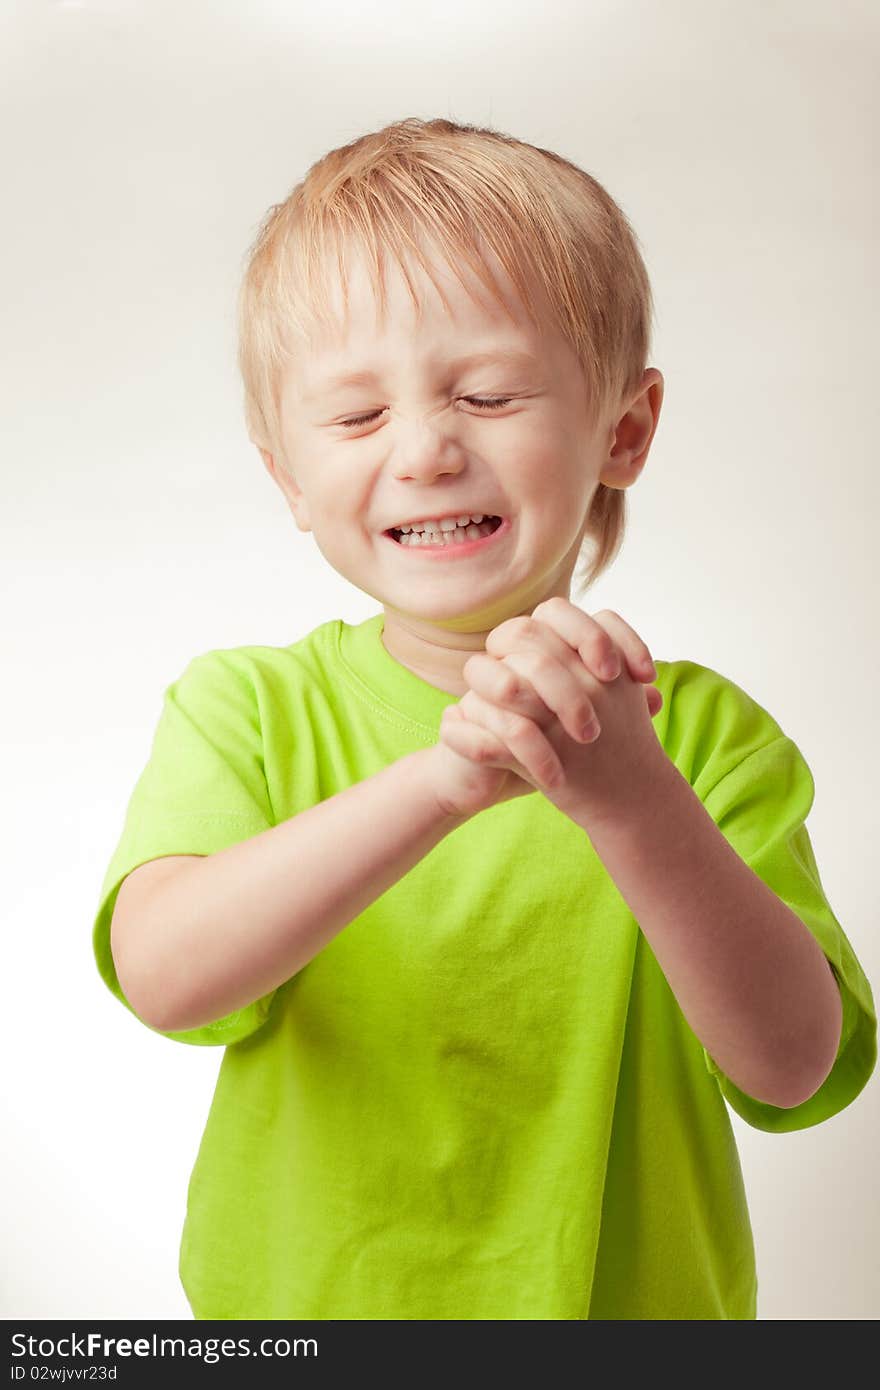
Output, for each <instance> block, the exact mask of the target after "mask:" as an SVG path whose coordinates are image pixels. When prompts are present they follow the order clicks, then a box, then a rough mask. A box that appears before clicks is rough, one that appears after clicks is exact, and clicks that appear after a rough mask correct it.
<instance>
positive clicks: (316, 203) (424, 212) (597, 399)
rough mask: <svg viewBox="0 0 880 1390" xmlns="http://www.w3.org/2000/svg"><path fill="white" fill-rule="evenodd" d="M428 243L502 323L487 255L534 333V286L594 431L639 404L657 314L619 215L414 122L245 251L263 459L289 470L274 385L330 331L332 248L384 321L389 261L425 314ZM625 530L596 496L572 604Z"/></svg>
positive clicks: (453, 127) (254, 431) (265, 227)
mask: <svg viewBox="0 0 880 1390" xmlns="http://www.w3.org/2000/svg"><path fill="white" fill-rule="evenodd" d="M421 232H427V233H428V235H429V237H430V235H431V234H433V237H434V239H435V241H436V242H437V243H438V244H439V245H440V246H441V247H443V248H444V250H445V251H446V252H447V254H448V253H449V251H450V250H451V251H452V253H453V254H455V253H458V255H460V256H461V257H462V258H463V260H464V261H465V262H466V263H467V264H468V265H469V266H470V267H471V269H472V270H473V271H474V272H475V274H476V275H477V276H478V277H479V280H480V281H481V282H482V283H483V284H484V285H485V286H486V288H487V289H488V290H489V292H490V294H491V295H492V296H493V298H494V299H496V300H497V301H498V302H499V303H500V304H502V307H504V305H503V301H502V298H501V295H500V293H499V290H498V288H497V286H496V285H495V282H494V280H493V278H492V275H491V273H490V271H489V269H488V267H487V265H486V262H485V258H484V256H483V255H482V253H481V246H482V245H487V246H488V247H489V248H490V249H491V251H493V252H494V254H495V255H496V256H497V258H498V261H499V262H500V263H501V265H502V266H503V268H504V270H505V271H506V273H507V274H508V275H509V277H510V279H511V281H512V282H513V284H514V285H515V286H516V289H517V291H518V293H519V295H520V298H521V300H522V303H523V305H524V306H525V308H526V311H527V313H528V315H529V317H530V319H531V320H532V322H533V323H535V325H536V326H537V327H538V328H540V327H541V326H542V325H541V323H540V321H539V315H538V311H537V309H536V305H535V300H534V299H533V297H532V293H531V287H530V279H531V277H532V276H534V277H536V281H537V284H538V286H539V288H540V289H542V290H543V291H544V292H545V294H546V303H548V304H549V305H550V306H551V313H552V316H553V326H554V327H555V328H557V329H558V330H559V331H560V332H561V333H562V335H563V337H564V338H565V339H566V341H567V342H568V343H569V344H570V346H571V347H572V349H573V350H574V352H575V354H576V355H577V358H578V360H579V362H580V364H581V367H582V370H583V374H584V385H585V389H586V393H587V409H588V413H589V417H590V420H591V423H594V424H595V423H596V422H598V421H600V420H602V419H603V417H604V416H605V414H606V412H610V411H611V410H613V409H614V408H615V407H616V406H618V405H619V404H622V403H623V402H624V400H625V398H627V397H628V396H629V395H631V394H634V393H635V391H636V390H637V388H638V386H639V385H640V383H641V380H642V376H643V373H644V370H645V367H646V365H647V361H648V355H649V352H650V346H651V325H652V319H653V313H654V305H653V299H652V294H651V286H650V282H649V279H648V274H647V270H646V268H645V265H644V262H643V260H642V257H641V254H640V251H639V246H638V241H637V238H636V236H635V233H634V232H633V230H632V228H631V226H630V224H629V222H628V220H627V218H626V216H625V215H624V213H623V212H622V210H621V209H620V208H619V207H618V205H617V203H615V201H614V199H613V198H612V197H611V196H610V195H609V194H608V193H607V192H606V191H605V189H604V188H603V187H602V186H601V184H599V183H598V182H597V181H596V180H595V179H594V178H592V177H591V175H590V174H588V173H586V172H585V171H584V170H583V169H581V168H579V167H578V165H576V164H573V163H571V161H570V160H567V159H563V158H562V156H561V155H558V154H555V153H554V152H553V151H552V150H545V149H541V148H539V147H536V146H534V145H529V144H527V143H526V142H525V141H522V140H517V139H514V137H513V136H510V135H506V134H504V133H502V132H501V131H498V130H493V129H491V128H489V127H485V126H475V125H461V124H458V123H457V122H455V121H451V120H445V119H440V118H438V119H436V120H428V121H425V120H420V119H418V118H417V117H409V118H407V119H406V120H401V121H395V122H393V123H392V124H390V125H387V126H385V127H383V129H381V130H378V131H375V132H371V133H369V134H366V135H362V136H360V137H359V138H357V139H356V140H352V141H351V142H350V143H349V144H347V145H342V146H340V147H339V148H337V149H334V150H331V151H330V152H329V153H328V154H325V155H324V156H323V158H321V159H319V160H318V161H317V162H316V163H315V164H313V165H312V166H311V168H310V169H309V170H308V172H307V173H306V175H305V177H304V178H303V179H302V181H301V182H300V183H298V184H296V185H295V186H294V188H293V189H292V190H291V192H290V193H289V194H288V196H287V198H286V199H285V200H284V202H283V203H276V204H274V205H273V206H272V207H271V208H270V209H269V210H268V212H267V213H266V214H265V216H264V218H263V220H262V222H261V223H260V226H259V230H258V232H257V235H256V237H255V238H254V240H253V242H252V243H251V245H250V247H249V248H248V251H247V253H246V266H245V270H244V275H243V279H242V283H241V288H240V292H239V298H238V366H239V371H240V373H241V377H242V380H243V383H244V409H245V417H246V420H247V427H248V434H249V437H250V438H251V440H252V441H253V442H254V443H255V444H257V445H258V447H262V448H265V449H267V450H269V451H270V452H271V453H272V454H273V455H275V456H277V457H279V459H283V456H284V455H283V449H282V448H281V445H280V440H281V423H280V404H279V378H280V374H281V369H282V367H283V365H284V362H285V360H286V359H287V358H289V356H290V350H289V347H288V344H289V341H290V335H291V334H292V335H293V336H294V337H298V338H300V339H302V340H305V341H307V340H308V336H309V333H310V331H311V329H312V328H313V327H314V326H315V325H316V324H322V325H323V324H327V323H329V322H330V321H331V315H330V313H329V310H328V304H329V296H328V262H329V258H328V256H327V250H328V246H329V245H333V246H335V250H336V263H337V268H338V273H339V280H340V282H341V285H342V290H343V296H344V303H345V305H346V311H347V305H348V295H347V278H346V274H345V266H344V262H343V259H342V255H341V245H342V241H343V239H344V238H353V239H354V240H355V242H356V243H357V244H359V245H360V247H361V248H362V249H363V250H365V251H366V254H367V258H368V264H371V265H372V267H373V270H374V272H375V281H376V283H377V285H378V288H379V303H380V306H381V311H382V313H383V314H384V312H385V306H386V299H385V279H384V258H383V250H388V251H390V253H391V255H392V256H393V257H394V259H395V260H396V262H397V264H398V266H399V267H400V269H401V271H402V273H403V275H404V277H405V279H406V283H407V287H408V289H409V293H410V295H411V297H412V299H413V302H414V304H415V307H416V309H417V310H418V309H419V304H418V298H417V295H416V293H415V290H414V288H413V284H412V281H411V279H410V276H409V272H408V269H407V265H406V258H407V257H408V256H409V255H414V256H415V257H416V259H417V260H418V262H419V264H420V265H421V266H422V268H423V269H424V270H425V272H426V273H427V274H428V275H429V276H430V278H431V280H432V282H433V283H434V284H435V285H436V284H437V282H436V280H435V279H434V276H433V274H432V272H431V266H430V264H429V263H428V261H427V260H426V259H425V256H424V254H423V252H422V249H421V246H420V245H419V243H418V241H417V239H416V236H417V233H421ZM437 288H438V290H439V291H440V293H441V295H442V293H443V292H442V289H440V286H439V285H437ZM444 299H445V297H444ZM615 418H616V417H615ZM625 522H626V491H625V489H622V488H611V487H606V486H605V484H604V483H601V482H600V483H599V484H598V486H597V488H596V492H595V494H594V497H593V501H592V505H591V507H590V512H589V515H588V517H587V518H586V519H585V527H584V532H583V539H582V545H581V552H580V559H581V561H582V563H583V565H584V568H583V570H582V573H581V574H579V575H575V580H576V581H580V583H579V594H581V595H582V594H583V592H585V590H586V589H588V588H589V587H590V585H591V584H592V583H593V582H594V581H595V579H596V578H597V577H598V575H599V574H601V573H602V571H603V570H604V569H606V568H607V566H608V565H610V564H611V562H612V560H613V559H614V558H615V556H616V555H617V553H618V551H619V549H620V546H621V544H622V542H623V535H624V529H625Z"/></svg>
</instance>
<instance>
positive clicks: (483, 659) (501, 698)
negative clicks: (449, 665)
mask: <svg viewBox="0 0 880 1390" xmlns="http://www.w3.org/2000/svg"><path fill="white" fill-rule="evenodd" d="M462 671H463V674H464V677H465V679H466V680H467V682H468V684H469V686H470V687H471V690H475V691H476V692H477V694H478V695H481V696H482V697H483V698H484V699H486V700H490V701H491V702H492V704H494V705H501V706H503V707H504V708H505V709H510V710H514V711H515V712H516V713H518V714H524V715H526V717H527V718H529V719H534V720H535V722H536V723H538V724H541V723H544V724H548V723H549V722H550V718H551V711H550V710H549V708H548V707H547V705H545V703H544V701H543V700H542V699H541V696H540V695H539V694H538V692H537V691H536V690H535V688H534V687H533V685H532V683H531V681H530V680H529V679H528V675H527V673H524V672H523V671H522V670H519V669H516V668H515V666H514V664H513V663H511V662H509V661H508V659H507V658H506V657H505V658H503V659H501V658H499V657H496V656H489V655H487V653H486V652H475V653H474V654H473V656H469V657H468V659H467V661H466V662H465V663H464V666H463V667H462ZM460 703H463V704H464V709H463V711H462V712H463V713H465V714H466V713H467V711H468V708H469V706H468V697H467V693H466V694H465V695H464V696H463V697H462V702H460Z"/></svg>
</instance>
